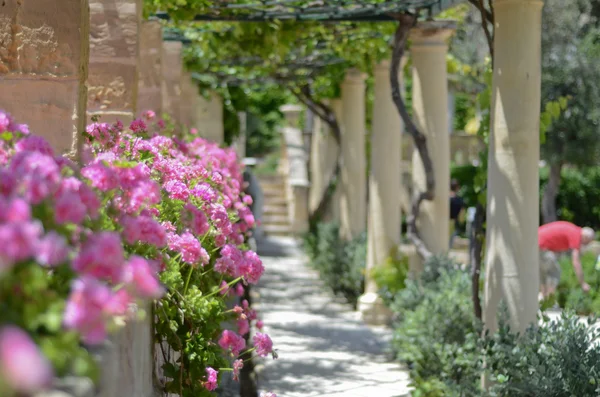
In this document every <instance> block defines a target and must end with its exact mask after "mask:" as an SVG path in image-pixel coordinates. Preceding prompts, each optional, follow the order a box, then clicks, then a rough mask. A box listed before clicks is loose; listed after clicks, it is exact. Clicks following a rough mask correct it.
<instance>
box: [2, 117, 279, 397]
mask: <svg viewBox="0 0 600 397" xmlns="http://www.w3.org/2000/svg"><path fill="white" fill-rule="evenodd" d="M84 135H85V137H86V141H87V142H86V146H85V149H84V151H83V153H82V161H81V163H82V164H81V165H76V164H75V163H74V162H72V161H71V160H69V159H67V158H65V157H62V156H57V155H56V154H55V153H54V152H53V150H52V148H51V147H50V145H49V144H48V142H47V141H45V140H44V139H43V138H41V137H39V136H35V135H31V134H30V133H29V131H28V129H27V127H26V126H25V125H18V124H15V123H14V122H13V120H12V119H11V118H10V116H9V115H7V114H5V113H3V112H0V137H1V141H0V244H1V245H2V246H3V250H2V251H1V252H0V302H1V305H2V307H1V309H2V310H1V311H0V327H1V328H0V395H3V396H4V395H10V394H11V393H25V394H26V393H31V392H34V391H37V390H40V389H43V388H45V387H47V386H48V385H49V384H50V383H51V382H52V379H53V377H54V376H55V375H57V376H63V375H67V374H74V375H79V376H91V377H93V378H94V377H96V376H97V374H95V372H96V365H95V362H94V361H93V360H92V358H91V356H90V355H89V353H88V351H87V350H86V349H85V347H84V346H85V345H95V344H99V343H102V342H103V341H104V340H105V339H106V338H107V335H108V334H109V333H110V332H113V331H115V330H117V329H118V328H120V327H122V326H123V324H124V323H125V322H127V321H131V320H133V319H134V316H139V315H143V314H144V313H142V312H141V311H140V310H136V307H142V305H144V302H145V301H154V302H155V304H154V308H153V311H154V316H153V317H154V318H155V320H154V333H155V335H156V339H157V340H156V342H157V343H159V344H160V345H161V346H164V345H165V344H167V345H168V346H169V347H170V348H171V349H172V350H174V351H176V352H178V354H179V355H180V360H178V361H177V362H167V363H166V364H164V366H163V373H164V375H165V377H166V382H165V383H164V385H163V387H164V391H167V392H169V393H175V394H179V395H182V396H192V395H193V396H199V395H212V394H211V393H210V392H211V391H213V390H215V389H216V387H217V385H218V380H219V376H220V375H219V374H220V373H222V372H223V371H233V376H234V377H237V374H238V373H239V370H240V368H241V367H242V366H243V362H242V360H241V359H237V360H235V361H234V363H233V365H230V364H229V360H228V359H227V356H229V357H231V358H232V359H236V358H237V356H238V355H239V354H240V352H241V351H242V350H243V349H246V346H245V341H244V339H243V338H242V336H243V335H245V334H247V333H248V332H249V330H250V325H251V323H252V322H256V325H257V328H259V329H260V327H261V323H260V321H258V318H257V314H256V312H255V311H254V310H252V309H251V308H250V307H248V305H246V304H242V306H236V307H235V308H234V309H233V310H228V309H227V308H226V301H227V300H228V296H230V295H231V294H241V293H243V289H244V286H245V285H247V284H248V283H250V284H253V283H256V282H257V281H258V280H259V278H260V276H261V275H262V273H263V271H264V268H263V265H262V262H261V260H260V258H259V257H258V256H257V255H256V253H254V252H253V251H251V250H249V249H248V247H247V245H246V243H245V239H246V235H247V232H248V231H249V230H250V229H251V228H252V227H253V224H254V218H253V216H252V213H251V212H250V210H249V208H248V205H249V204H251V198H250V196H246V195H244V194H243V192H242V183H243V180H242V176H241V172H240V165H239V163H238V159H237V158H236V155H235V153H234V152H233V151H232V150H229V149H221V148H219V147H218V146H217V145H215V144H213V143H211V142H208V141H205V140H203V139H201V138H197V137H187V138H184V139H178V138H175V137H173V138H171V137H169V135H172V134H171V133H170V131H167V130H165V127H164V123H163V122H162V121H161V120H156V116H155V115H154V113H153V112H146V114H145V117H144V120H141V119H138V120H135V121H134V122H132V123H131V125H130V126H129V128H128V129H126V128H124V127H123V125H122V124H120V123H116V124H114V125H109V124H106V123H97V122H95V123H92V124H91V125H89V126H88V127H87V130H86V132H85V134H84ZM229 319H233V320H235V322H236V324H237V329H236V330H235V331H231V330H224V329H222V326H221V324H223V323H224V322H225V321H226V320H229ZM253 342H254V347H253V348H251V349H250V350H255V352H256V354H258V355H260V356H267V355H268V354H270V353H271V352H272V342H271V340H270V338H269V336H268V335H266V334H262V333H260V332H257V333H256V335H255V336H254V338H253Z"/></svg>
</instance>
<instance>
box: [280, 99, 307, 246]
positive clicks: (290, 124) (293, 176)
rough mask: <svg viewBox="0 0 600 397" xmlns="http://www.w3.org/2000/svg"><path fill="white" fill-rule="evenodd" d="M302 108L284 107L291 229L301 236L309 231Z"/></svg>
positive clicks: (283, 131) (294, 106)
mask: <svg viewBox="0 0 600 397" xmlns="http://www.w3.org/2000/svg"><path fill="white" fill-rule="evenodd" d="M301 111H302V107H301V106H296V105H286V106H282V108H281V112H282V113H283V114H284V116H285V118H286V126H285V127H284V128H283V130H282V134H283V144H284V145H285V150H286V153H287V160H288V168H287V169H288V174H287V185H288V191H287V197H288V212H289V219H290V223H291V229H292V231H293V232H294V233H295V234H298V235H301V234H303V233H306V232H307V231H308V187H309V183H308V165H307V161H308V156H307V154H306V150H305V147H304V144H303V143H304V139H303V137H302V131H301V130H300V128H298V120H299V117H300V113H301Z"/></svg>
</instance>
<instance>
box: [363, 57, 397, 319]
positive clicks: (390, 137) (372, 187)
mask: <svg viewBox="0 0 600 397" xmlns="http://www.w3.org/2000/svg"><path fill="white" fill-rule="evenodd" d="M399 77H400V79H402V71H400V76H399ZM402 128H403V126H402V122H401V120H400V115H399V114H398V111H397V110H396V106H395V105H394V102H393V100H392V87H391V84H390V62H389V61H384V62H382V63H380V64H379V65H377V66H376V67H375V99H374V102H373V133H372V135H371V172H370V175H369V214H368V244H367V273H366V277H365V278H366V285H365V293H364V294H363V295H362V296H361V297H360V298H359V300H358V310H359V311H360V312H361V314H362V316H363V319H364V320H365V321H366V322H367V323H369V324H378V325H381V324H385V323H387V322H388V321H389V319H390V318H391V316H390V315H391V313H390V312H389V310H388V309H387V308H386V306H385V305H384V304H383V301H382V300H381V298H380V297H379V295H378V294H377V285H376V284H375V282H374V281H373V279H372V278H371V277H370V272H371V271H372V270H373V268H375V267H376V266H378V265H381V264H382V263H383V262H385V260H386V259H387V258H388V257H389V256H390V255H395V253H394V251H395V249H394V248H395V247H396V246H397V245H398V244H400V227H401V222H402V219H401V212H400V203H399V197H400V175H401V167H402V165H401V163H402V161H401V157H400V156H401V150H400V148H401V147H402Z"/></svg>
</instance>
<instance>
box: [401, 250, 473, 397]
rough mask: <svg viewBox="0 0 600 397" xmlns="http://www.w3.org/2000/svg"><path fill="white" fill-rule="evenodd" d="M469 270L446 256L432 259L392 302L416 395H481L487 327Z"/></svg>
mask: <svg viewBox="0 0 600 397" xmlns="http://www.w3.org/2000/svg"><path fill="white" fill-rule="evenodd" d="M470 291H471V280H470V277H469V275H468V273H466V272H464V271H462V270H460V268H459V267H458V265H457V264H455V263H454V262H452V261H451V260H449V259H448V258H444V257H434V258H432V259H431V260H429V261H428V262H427V263H426V265H425V269H424V271H423V273H422V274H421V278H420V279H419V280H408V281H407V282H406V288H405V289H404V290H402V291H400V292H399V293H398V294H397V295H396V298H395V301H394V303H393V304H392V309H393V310H394V311H395V312H396V313H397V314H398V316H399V318H400V321H399V322H398V324H397V325H396V329H395V332H394V341H393V347H394V350H395V351H396V353H397V356H398V358H399V359H400V360H402V361H404V362H406V363H407V364H408V365H409V367H410V372H411V377H412V380H413V386H414V387H415V391H414V392H413V394H412V395H413V396H419V397H421V396H422V397H438V396H439V397H442V396H459V395H460V396H475V395H479V394H478V385H477V380H478V378H479V375H480V363H481V357H480V354H479V341H478V335H479V333H480V331H481V326H480V324H478V322H477V321H476V319H475V316H474V315H473V309H472V304H471V296H470Z"/></svg>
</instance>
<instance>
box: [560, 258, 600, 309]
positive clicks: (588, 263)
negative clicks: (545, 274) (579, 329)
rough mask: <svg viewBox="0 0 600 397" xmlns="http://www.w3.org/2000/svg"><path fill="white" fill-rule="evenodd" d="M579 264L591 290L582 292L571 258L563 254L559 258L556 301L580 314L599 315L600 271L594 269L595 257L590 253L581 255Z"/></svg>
mask: <svg viewBox="0 0 600 397" xmlns="http://www.w3.org/2000/svg"><path fill="white" fill-rule="evenodd" d="M581 265H582V267H583V273H584V276H585V281H586V282H587V283H588V284H589V285H590V287H591V290H590V291H589V292H588V293H584V292H583V290H582V289H581V286H580V285H579V282H578V280H577V276H576V275H575V271H574V270H573V265H572V263H571V258H570V256H569V255H565V256H563V257H562V258H560V267H561V269H562V272H561V277H560V284H559V285H558V289H557V293H556V297H555V299H556V302H557V303H558V305H559V306H560V307H562V308H565V309H568V310H570V311H574V312H576V313H577V314H581V315H590V314H594V315H600V271H599V270H598V269H596V257H595V256H594V254H592V253H589V252H588V253H585V254H584V255H582V256H581Z"/></svg>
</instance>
